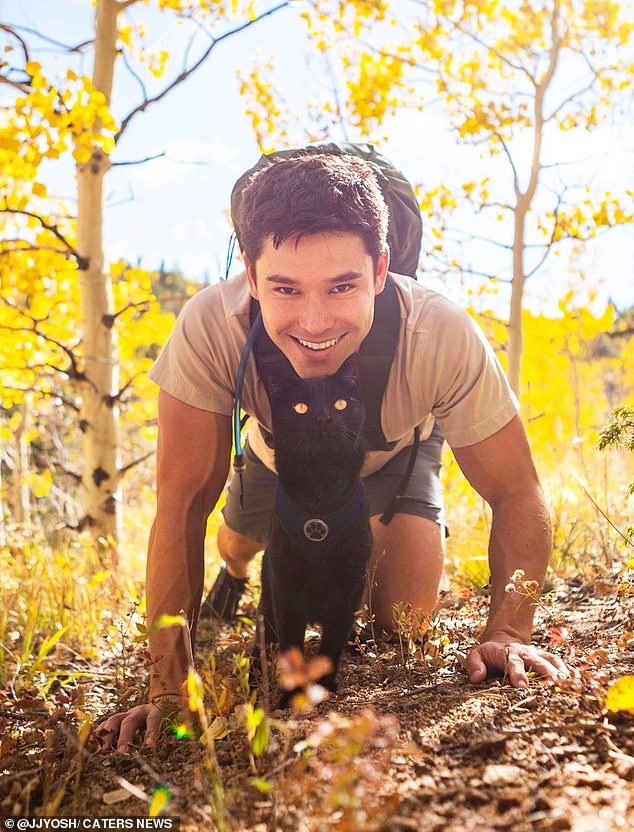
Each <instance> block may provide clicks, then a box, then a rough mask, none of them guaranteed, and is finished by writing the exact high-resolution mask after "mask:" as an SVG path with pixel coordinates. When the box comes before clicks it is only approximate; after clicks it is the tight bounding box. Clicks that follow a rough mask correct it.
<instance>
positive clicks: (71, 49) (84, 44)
mask: <svg viewBox="0 0 634 832" xmlns="http://www.w3.org/2000/svg"><path fill="white" fill-rule="evenodd" d="M7 25H8V26H10V27H11V29H18V30H19V31H20V32H27V33H28V34H29V35H35V37H36V38H40V40H43V41H45V42H46V43H50V44H52V45H53V46H59V47H60V49H64V50H66V51H67V52H81V51H82V50H83V49H85V48H86V47H87V46H90V45H91V44H92V43H94V40H93V39H91V40H84V41H82V42H81V43H78V44H77V45H76V46H69V45H68V44H67V43H61V42H60V41H58V40H55V39H54V38H49V36H48V35H43V34H42V33H41V32H38V30H37V29H30V28H29V27H28V26H21V25H17V24H15V23H8V24H7Z"/></svg>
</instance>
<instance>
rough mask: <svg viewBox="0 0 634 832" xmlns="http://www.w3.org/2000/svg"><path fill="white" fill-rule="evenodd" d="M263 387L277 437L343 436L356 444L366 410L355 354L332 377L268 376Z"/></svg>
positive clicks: (316, 437)
mask: <svg viewBox="0 0 634 832" xmlns="http://www.w3.org/2000/svg"><path fill="white" fill-rule="evenodd" d="M266 386H267V389H268V391H269V397H270V400H271V409H272V413H273V430H274V433H275V436H276V438H277V437H288V438H297V437H299V438H301V439H304V438H311V439H315V440H319V439H326V440H327V439H329V438H330V439H334V440H340V439H341V438H342V437H344V436H345V437H347V438H348V440H349V441H350V443H351V444H353V445H354V444H356V443H357V441H358V438H359V435H360V433H361V429H362V427H363V421H364V417H365V408H364V405H363V402H362V400H361V396H360V391H359V356H358V355H357V354H356V353H354V354H353V355H351V356H349V358H347V359H346V361H344V363H343V365H342V366H341V367H340V368H339V370H338V371H337V372H336V373H335V374H333V375H330V376H325V377H323V378H312V379H301V378H299V376H297V375H294V376H293V377H292V378H290V379H289V378H283V379H282V378H281V377H279V376H278V377H276V376H269V377H268V378H267V379H266ZM276 444H277V439H276Z"/></svg>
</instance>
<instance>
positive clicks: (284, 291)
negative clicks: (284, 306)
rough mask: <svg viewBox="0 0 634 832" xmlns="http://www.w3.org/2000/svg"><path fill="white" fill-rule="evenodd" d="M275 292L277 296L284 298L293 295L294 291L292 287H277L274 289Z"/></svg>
mask: <svg viewBox="0 0 634 832" xmlns="http://www.w3.org/2000/svg"><path fill="white" fill-rule="evenodd" d="M275 292H276V294H278V295H284V297H288V296H289V295H294V294H295V289H293V288H292V286H278V287H277V288H276V289H275Z"/></svg>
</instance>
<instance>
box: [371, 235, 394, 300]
mask: <svg viewBox="0 0 634 832" xmlns="http://www.w3.org/2000/svg"><path fill="white" fill-rule="evenodd" d="M389 268H390V247H389V246H388V245H387V244H386V245H385V248H384V249H383V251H382V252H381V253H380V254H379V256H378V258H377V261H376V276H375V278H374V294H375V295H380V294H381V292H382V291H383V289H385V281H386V279H387V272H388V269H389Z"/></svg>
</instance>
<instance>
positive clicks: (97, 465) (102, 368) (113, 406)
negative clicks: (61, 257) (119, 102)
mask: <svg viewBox="0 0 634 832" xmlns="http://www.w3.org/2000/svg"><path fill="white" fill-rule="evenodd" d="M119 8H120V7H119V6H118V4H117V2H116V0H97V7H96V37H95V63H94V68H93V77H92V81H93V85H94V87H95V88H96V89H97V90H100V91H101V92H102V93H103V94H104V95H105V97H106V100H107V102H108V104H109V103H110V96H111V93H112V80H113V74H114V65H115V60H116V55H117V52H116V45H117V14H118V11H119ZM98 127H99V125H96V128H95V129H98ZM109 167H110V161H109V158H108V156H107V155H106V154H104V152H103V151H102V149H101V148H100V147H98V146H95V147H94V149H93V155H92V158H91V159H90V160H89V161H88V162H86V163H85V164H79V165H78V166H77V195H78V206H77V248H78V252H79V254H80V256H81V257H82V258H83V259H84V261H85V262H84V263H82V264H81V265H82V266H83V268H81V271H80V288H81V319H82V332H83V347H84V360H85V365H84V373H85V376H86V379H85V383H84V385H83V386H84V390H83V396H82V407H81V413H80V420H81V421H80V424H81V427H82V431H83V454H84V460H83V461H84V470H83V475H82V481H81V502H82V512H83V517H82V519H81V521H80V527H82V528H89V529H90V530H91V531H92V533H93V535H94V536H95V537H108V536H109V537H112V538H113V539H114V540H117V539H118V536H119V524H120V501H119V499H118V493H117V488H118V484H119V474H118V471H119V441H118V421H119V408H118V405H117V399H116V394H117V390H118V356H117V346H116V338H115V333H114V330H113V328H112V326H108V325H107V322H108V320H109V319H108V317H107V316H108V315H111V314H112V311H113V308H112V285H111V281H110V276H109V275H108V274H106V273H104V256H103V239H102V237H103V180H104V175H105V174H106V172H107V170H108V168H109Z"/></svg>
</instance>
